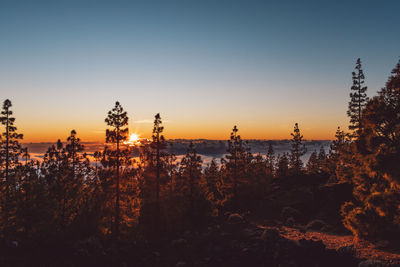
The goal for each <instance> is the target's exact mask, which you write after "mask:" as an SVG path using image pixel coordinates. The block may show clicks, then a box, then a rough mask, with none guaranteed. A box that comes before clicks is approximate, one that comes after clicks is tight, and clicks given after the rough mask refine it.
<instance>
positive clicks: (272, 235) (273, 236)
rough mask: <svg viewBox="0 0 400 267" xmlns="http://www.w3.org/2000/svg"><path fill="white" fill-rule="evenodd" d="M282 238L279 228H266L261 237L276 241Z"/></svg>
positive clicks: (267, 240) (265, 239)
mask: <svg viewBox="0 0 400 267" xmlns="http://www.w3.org/2000/svg"><path fill="white" fill-rule="evenodd" d="M280 238H281V235H280V234H279V232H278V230H276V229H274V228H268V229H265V230H264V232H263V233H262V235H261V239H262V240H264V241H266V242H276V241H277V240H279V239H280Z"/></svg>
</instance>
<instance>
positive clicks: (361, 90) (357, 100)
mask: <svg viewBox="0 0 400 267" xmlns="http://www.w3.org/2000/svg"><path fill="white" fill-rule="evenodd" d="M355 69H356V71H355V72H353V73H352V76H353V77H352V79H353V85H352V86H351V90H352V91H353V92H352V93H350V102H349V109H348V111H347V115H348V116H349V117H350V125H349V129H350V130H352V131H353V135H357V134H358V131H359V130H360V129H361V128H362V123H361V115H362V111H363V109H364V107H365V105H366V103H367V102H368V97H367V94H366V93H365V92H366V91H367V87H366V86H364V83H365V76H364V71H363V70H362V67H361V60H360V59H357V62H356V67H355Z"/></svg>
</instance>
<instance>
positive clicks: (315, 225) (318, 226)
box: [306, 220, 327, 231]
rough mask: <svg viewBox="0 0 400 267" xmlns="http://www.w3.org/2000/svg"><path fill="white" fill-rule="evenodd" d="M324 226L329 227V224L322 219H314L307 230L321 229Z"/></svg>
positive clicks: (307, 226)
mask: <svg viewBox="0 0 400 267" xmlns="http://www.w3.org/2000/svg"><path fill="white" fill-rule="evenodd" d="M323 228H325V229H326V228H327V225H326V223H325V222H324V221H322V220H313V221H311V222H309V223H308V224H307V225H306V229H307V230H316V231H321V230H322V229H323Z"/></svg>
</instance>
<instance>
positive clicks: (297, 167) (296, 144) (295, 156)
mask: <svg viewBox="0 0 400 267" xmlns="http://www.w3.org/2000/svg"><path fill="white" fill-rule="evenodd" d="M291 135H292V137H293V138H292V140H291V142H292V149H291V150H290V162H289V163H290V170H291V172H292V173H293V174H300V173H301V171H302V169H303V162H302V160H301V157H302V156H303V155H304V154H305V153H306V152H307V149H306V147H305V145H304V144H303V136H302V135H301V134H300V129H299V125H298V124H297V123H296V124H295V125H294V130H293V133H291Z"/></svg>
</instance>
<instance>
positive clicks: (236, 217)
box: [228, 213, 244, 224]
mask: <svg viewBox="0 0 400 267" xmlns="http://www.w3.org/2000/svg"><path fill="white" fill-rule="evenodd" d="M228 222H229V223H232V224H238V223H243V222H244V219H243V217H242V216H241V215H240V214H238V213H232V214H231V215H229V217H228Z"/></svg>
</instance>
